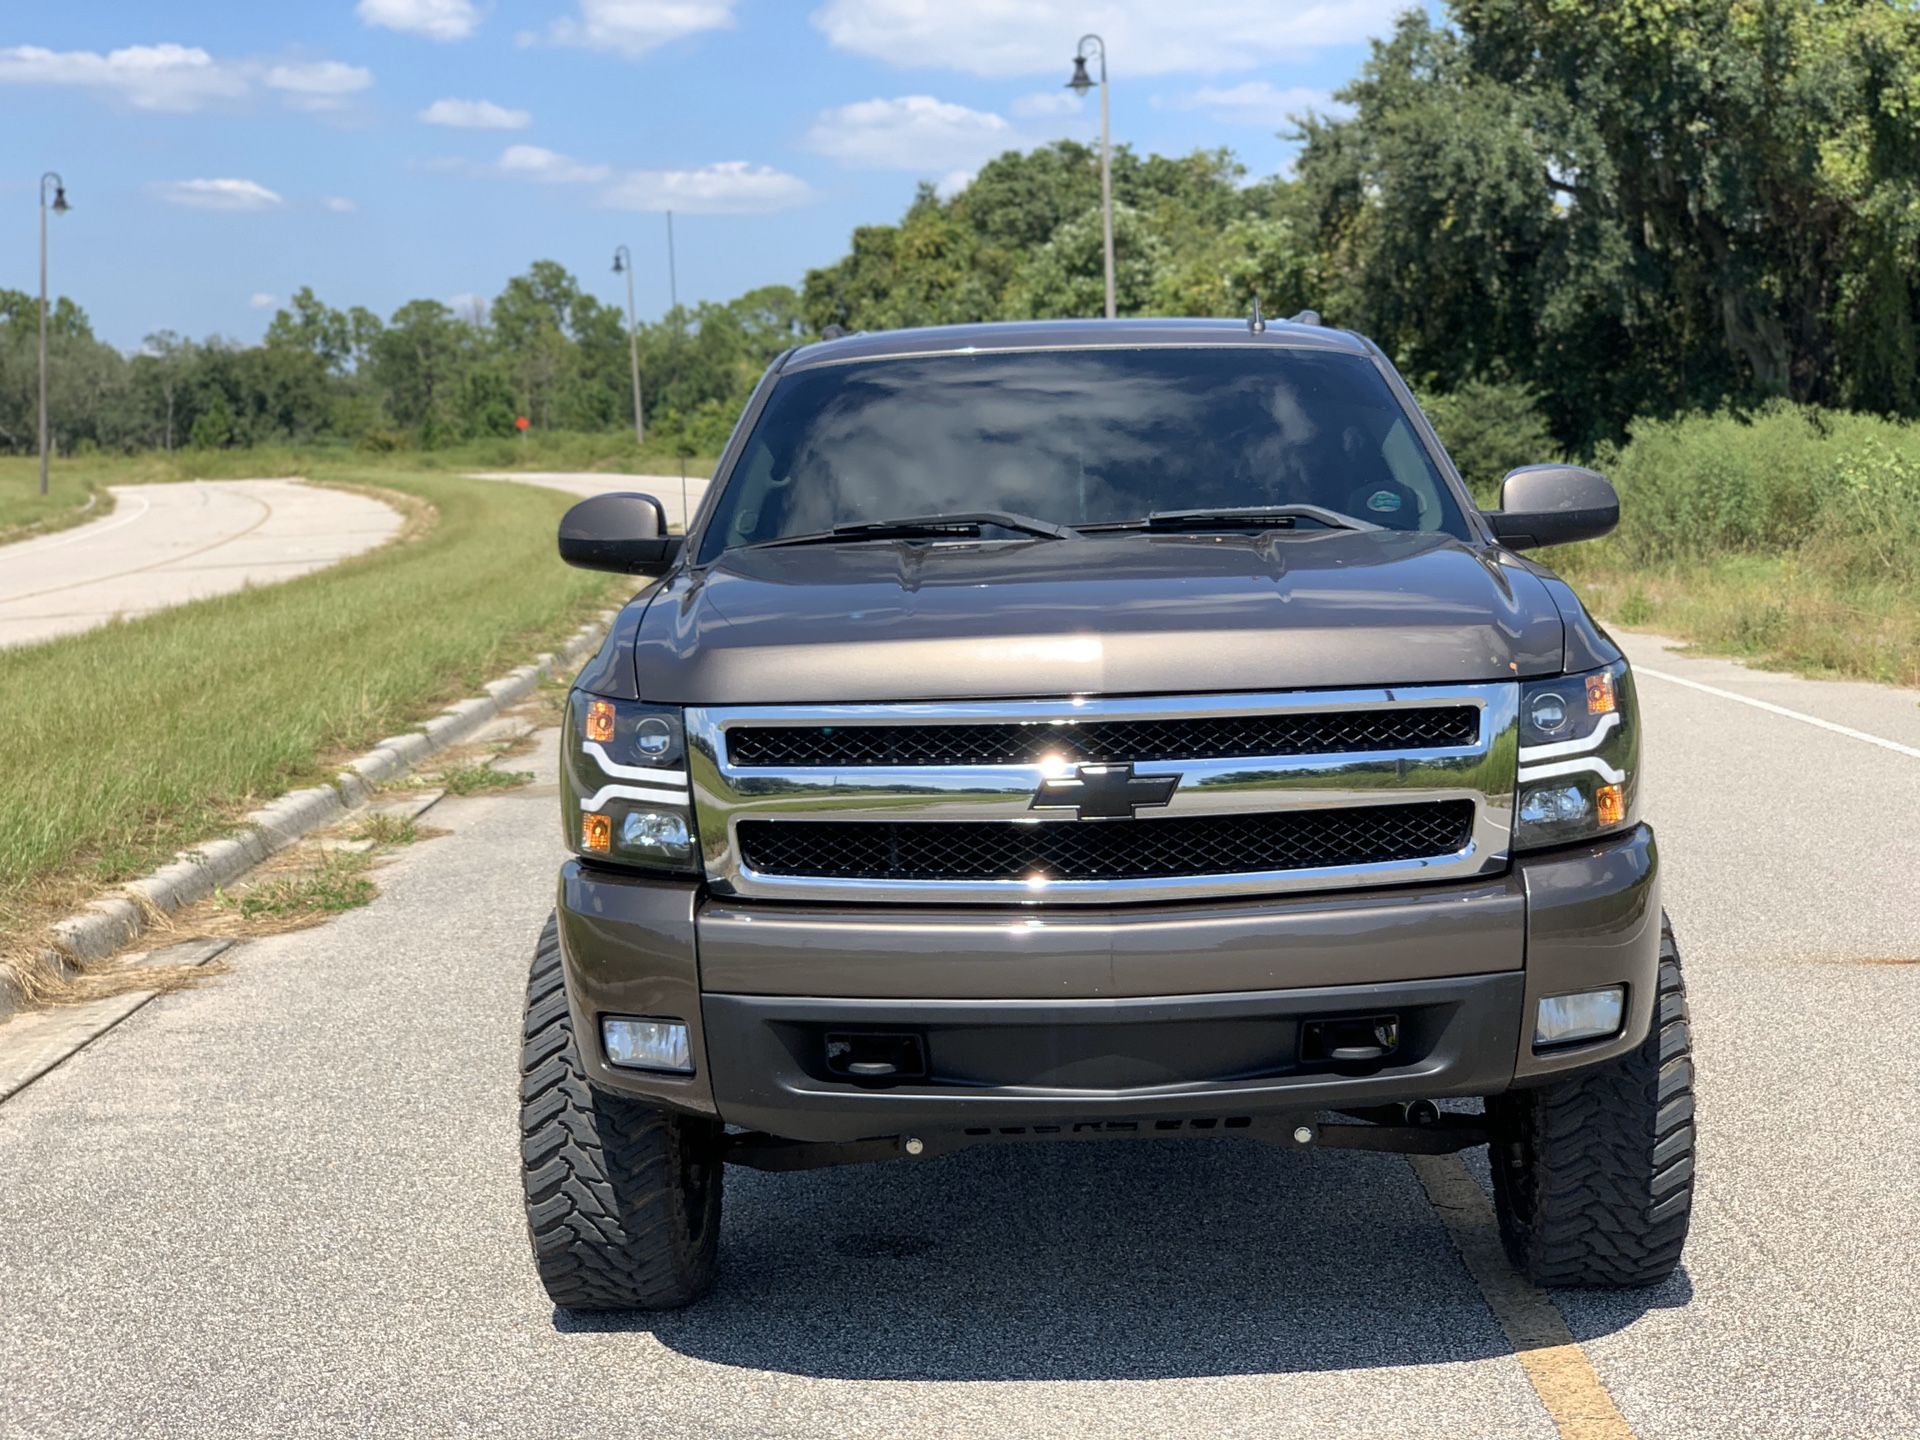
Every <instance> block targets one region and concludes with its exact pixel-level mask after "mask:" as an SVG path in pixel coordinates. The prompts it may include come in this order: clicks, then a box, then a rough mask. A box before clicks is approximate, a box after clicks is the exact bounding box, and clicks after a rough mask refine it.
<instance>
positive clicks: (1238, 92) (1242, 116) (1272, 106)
mask: <svg viewBox="0 0 1920 1440" xmlns="http://www.w3.org/2000/svg"><path fill="white" fill-rule="evenodd" d="M1153 103H1154V105H1155V107H1156V108H1160V109H1172V110H1204V111H1206V112H1207V113H1208V114H1209V115H1212V116H1213V117H1214V118H1215V119H1217V120H1224V121H1225V122H1226V123H1228V124H1229V125H1264V126H1269V127H1272V126H1280V125H1285V124H1287V123H1289V122H1288V117H1289V116H1292V115H1301V114H1305V113H1306V112H1307V111H1308V110H1318V111H1319V112H1320V113H1321V114H1323V115H1324V114H1326V113H1328V112H1329V111H1341V110H1344V108H1345V107H1344V106H1339V105H1335V104H1334V103H1333V97H1332V96H1331V95H1329V94H1327V92H1326V91H1324V90H1315V89H1313V88H1312V87H1310V86H1306V85H1289V86H1287V87H1285V88H1284V89H1282V88H1281V87H1279V86H1276V85H1270V84H1268V83H1267V82H1266V81H1265V80H1245V81H1242V82H1241V83H1240V84H1238V85H1202V86H1201V87H1200V88H1199V89H1198V90H1193V91H1189V92H1188V93H1187V94H1185V95H1176V96H1174V97H1173V98H1172V99H1171V100H1162V99H1160V98H1159V97H1158V96H1155V97H1154V101H1153Z"/></svg>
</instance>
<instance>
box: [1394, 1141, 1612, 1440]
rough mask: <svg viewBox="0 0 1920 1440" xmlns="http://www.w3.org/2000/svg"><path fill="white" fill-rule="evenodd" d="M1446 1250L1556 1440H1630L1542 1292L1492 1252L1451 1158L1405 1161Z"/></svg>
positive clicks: (1496, 1242)
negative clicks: (1455, 1257) (1443, 1234)
mask: <svg viewBox="0 0 1920 1440" xmlns="http://www.w3.org/2000/svg"><path fill="white" fill-rule="evenodd" d="M1407 1162H1408V1163H1409V1164H1410V1165H1412V1166H1413V1173H1414V1174H1415V1175H1417V1176H1419V1177H1420V1183H1421V1184H1422V1185H1423V1186H1425V1187H1426V1191H1427V1199H1428V1200H1429V1201H1430V1202H1431V1203H1432V1205H1433V1208H1434V1210H1435V1212H1436V1213H1437V1214H1438V1215H1439V1216H1440V1220H1441V1222H1442V1223H1443V1224H1444V1225H1445V1226H1446V1227H1447V1235H1448V1237H1449V1238H1451V1239H1452V1241H1453V1246H1454V1249H1456V1250H1458V1251H1459V1252H1460V1258H1461V1259H1462V1260H1464V1261H1465V1262H1466V1266H1467V1271H1468V1273H1469V1274H1471V1275H1472V1276H1473V1280H1474V1283H1475V1284H1476V1285H1478V1286H1479V1287H1480V1293H1481V1294H1482V1295H1484V1296H1485V1297H1486V1300H1487V1304H1488V1306H1489V1307H1491V1308H1492V1310H1493V1314H1494V1318H1495V1319H1497V1320H1498V1321H1499V1322H1500V1328H1501V1329H1502V1330H1504V1331H1506V1332H1507V1341H1508V1343H1509V1344H1511V1345H1512V1346H1513V1351H1514V1354H1515V1356H1516V1357H1517V1358H1518V1359H1519V1361H1520V1365H1521V1367H1522V1368H1523V1369H1524V1370H1525V1371H1526V1373H1527V1380H1528V1382H1529V1383H1530V1384H1531V1385H1532V1386H1533V1391H1534V1393H1535V1394H1536V1395H1538V1396H1539V1397H1540V1403H1541V1404H1542V1405H1545V1406H1546V1407H1547V1414H1548V1415H1549V1416H1550V1417H1551V1418H1552V1420H1553V1423H1554V1425H1555V1426H1556V1427H1557V1428H1558V1429H1559V1431H1560V1440H1635V1436H1634V1433H1633V1427H1632V1426H1631V1425H1629V1424H1627V1420H1626V1417H1625V1416H1624V1415H1622V1414H1621V1413H1620V1410H1619V1407H1617V1406H1616V1405H1615V1404H1614V1403H1613V1396H1611V1395H1610V1394H1608V1393H1607V1387H1606V1386H1605V1385H1604V1384H1602V1383H1601V1380H1600V1376H1599V1374H1598V1372H1596V1371H1595V1370H1594V1368H1593V1362H1592V1361H1591V1360H1589V1359H1588V1358H1587V1352H1586V1351H1584V1350H1582V1349H1581V1348H1580V1343H1579V1342H1578V1341H1577V1340H1575V1339H1574V1338H1573V1332H1572V1331H1571V1330H1569V1329H1567V1322H1566V1321H1565V1320H1564V1319H1563V1318H1561V1315H1560V1312H1559V1311H1558V1310H1556V1309H1555V1308H1554V1305H1553V1301H1552V1300H1550V1299H1548V1298H1547V1295H1546V1292H1545V1291H1542V1290H1537V1289H1535V1288H1534V1287H1533V1286H1532V1285H1529V1284H1528V1283H1527V1282H1526V1281H1525V1280H1524V1279H1522V1278H1521V1277H1520V1275H1519V1273H1518V1272H1517V1271H1515V1270H1514V1268H1513V1266H1512V1265H1510V1264H1509V1263H1508V1262H1507V1256H1506V1252H1505V1251H1504V1250H1502V1249H1501V1248H1500V1231H1499V1227H1498V1225H1497V1224H1496V1223H1495V1221H1494V1218H1493V1206H1492V1205H1490V1204H1488V1203H1487V1196H1486V1192H1485V1191H1483V1190H1482V1189H1481V1188H1480V1184H1479V1182H1478V1181H1476V1180H1475V1179H1474V1178H1473V1176H1472V1175H1470V1174H1468V1173H1467V1167H1466V1166H1465V1165H1463V1164H1461V1163H1460V1157H1459V1156H1457V1155H1409V1156H1408V1157H1407Z"/></svg>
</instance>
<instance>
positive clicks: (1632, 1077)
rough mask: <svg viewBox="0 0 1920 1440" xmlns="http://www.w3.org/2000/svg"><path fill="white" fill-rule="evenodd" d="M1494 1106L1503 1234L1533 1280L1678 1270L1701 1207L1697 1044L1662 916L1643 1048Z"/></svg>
mask: <svg viewBox="0 0 1920 1440" xmlns="http://www.w3.org/2000/svg"><path fill="white" fill-rule="evenodd" d="M1487 1114H1488V1117H1489V1119H1490V1121H1491V1123H1492V1128H1493V1144H1492V1153H1491V1162H1492V1169H1493V1199H1494V1210H1495V1212H1496V1213H1497V1214H1498V1216H1499V1220H1500V1238H1501V1239H1502V1241H1504V1242H1505V1244H1506V1248H1507V1254H1508V1256H1509V1257H1510V1258H1511V1259H1512V1261H1513V1263H1514V1265H1515V1267H1516V1268H1517V1269H1519V1270H1520V1271H1521V1273H1522V1274H1524V1275H1525V1276H1526V1277H1527V1279H1529V1280H1531V1281H1532V1282H1533V1283H1534V1284H1536V1285H1543V1286H1592V1287H1602V1288H1607V1289H1621V1288H1627V1287H1633V1286H1642V1285H1655V1284H1658V1283H1659V1282H1660V1281H1662V1280H1665V1279H1666V1278H1667V1277H1668V1276H1670V1275H1672V1274H1673V1272H1674V1269H1675V1267H1677V1266H1678V1265H1679V1263H1680V1250H1681V1247H1682V1245H1684V1244H1685V1243H1686V1238H1687V1222H1688V1219H1689V1216H1690V1215H1691V1212H1692V1208H1693V1140H1694V1129H1693V1055H1692V1041H1691V1038H1690V1036H1689V1034H1688V1029H1687V992H1686V985H1685V982H1684V981H1683V980H1682V978H1681V974H1680V952H1679V950H1678V949H1677V948H1676V947H1675V945H1674V943H1673V931H1672V928H1671V927H1670V926H1669V925H1668V923H1667V920H1666V917H1665V916H1664V915H1663V916H1662V917H1661V921H1660V981H1659V994H1658V996H1657V997H1656V1000H1655V1008H1654V1016H1653V1023H1652V1025H1651V1026H1650V1027H1649V1030H1648V1034H1647V1038H1646V1040H1645V1041H1644V1042H1643V1043H1642V1044H1641V1045H1640V1047H1639V1048H1638V1049H1637V1050H1634V1051H1632V1052H1631V1053H1630V1054H1627V1055H1623V1056H1621V1057H1620V1058H1619V1059H1618V1060H1615V1061H1613V1062H1611V1063H1610V1064H1607V1065H1603V1066H1600V1067H1599V1068H1597V1069H1594V1070H1588V1071H1583V1072H1581V1073H1580V1074H1578V1075H1574V1076H1571V1077H1569V1078H1568V1079H1565V1080H1558V1081H1554V1082H1553V1083H1551V1084H1547V1085H1542V1086H1539V1087H1537V1088H1535V1089H1528V1090H1514V1091H1510V1092H1508V1093H1507V1094H1505V1095H1501V1096H1497V1097H1495V1098H1494V1099H1492V1100H1489V1101H1488V1102H1487Z"/></svg>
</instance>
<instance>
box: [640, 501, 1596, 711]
mask: <svg viewBox="0 0 1920 1440" xmlns="http://www.w3.org/2000/svg"><path fill="white" fill-rule="evenodd" d="M636 608H638V607H636ZM636 619H637V624H636V626H635V633H634V645H633V652H632V653H633V661H634V666H635V671H634V677H633V678H634V680H635V682H636V690H637V693H638V694H640V695H642V696H644V697H645V698H647V699H649V700H656V701H659V702H661V703H663V704H673V703H678V704H689V705H698V704H706V705H751V704H789V703H791V704H808V703H828V704H831V703H834V702H844V703H856V702H868V701H888V700H953V699H968V698H989V697H1018V696H1049V695H1070V694H1090V695H1130V694H1132V695H1140V694H1172V693H1196V692H1207V691H1228V690H1294V689H1306V688H1313V689H1323V688H1338V687H1347V686H1383V685H1412V684H1419V683H1438V682H1445V681H1484V680H1510V679H1514V678H1516V677H1518V676H1525V675H1545V674H1557V673H1559V670H1560V664H1561V650H1562V639H1563V637H1562V623H1561V620H1560V616H1559V613H1558V611H1557V610H1556V608H1555V606H1554V604H1553V602H1552V600H1551V598H1550V597H1549V596H1548V595H1547V593H1546V591H1545V588H1544V586H1543V585H1542V584H1541V582H1540V580H1539V579H1538V578H1537V577H1535V576H1534V575H1532V574H1530V573H1529V572H1528V571H1527V570H1525V569H1523V568H1521V567H1520V566H1519V565H1517V564H1514V563H1513V562H1512V560H1511V557H1506V556H1503V554H1502V552H1500V551H1497V550H1492V549H1478V548H1474V547H1471V546H1468V545H1465V544H1462V543H1461V542H1459V541H1457V540H1454V539H1452V538H1450V537H1448V536H1444V535H1431V534H1409V533H1405V532H1400V531H1327V532H1315V533H1313V534H1307V535H1303V534H1291V533H1288V534H1268V535H1257V536H1245V535H1145V534H1138V533H1125V534H1120V535H1103V536H1098V537H1089V538H1087V539H1085V540H1054V541H1020V542H1011V543H1010V542H999V543H983V544H957V545H956V544H940V545H926V544H909V543H905V542H867V543H863V544H849V545H810V546H793V547H773V548H766V549H742V550H733V551H729V552H727V553H726V554H725V555H723V556H722V557H721V558H720V559H719V560H718V561H716V562H714V563H713V564H712V565H710V566H707V567H705V568H704V569H702V570H697V571H692V572H687V573H682V574H679V575H676V576H675V577H673V579H672V580H671V581H670V582H669V583H667V584H665V585H662V586H661V587H660V588H659V589H658V590H656V591H655V592H654V594H653V597H652V600H651V603H649V604H647V605H646V607H645V610H644V613H642V614H640V615H638V616H637V617H636Z"/></svg>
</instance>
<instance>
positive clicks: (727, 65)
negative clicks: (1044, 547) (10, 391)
mask: <svg viewBox="0 0 1920 1440" xmlns="http://www.w3.org/2000/svg"><path fill="white" fill-rule="evenodd" d="M1404 3H1405V0H1351V3H1340V0H1318V3H1316V0H1179V3H1172V0H1105V3H1100V0H1081V3H1062V0H274V3H260V0H256V3H248V4H241V3H238V0H131V3H130V0H117V3H110V0H9V3H8V4H7V5H6V7H5V13H4V16H0V212H4V214H5V215H7V216H10V217H11V218H10V219H8V220H7V221H6V222H5V224H4V226H0V236H4V237H5V240H4V248H0V285H4V286H9V287H14V288H18V289H22V290H31V289H32V288H33V287H34V285H35V284H36V283H37V282H36V278H35V265H36V258H37V249H36V230H35V226H36V224H37V216H36V213H35V208H34V182H35V178H36V177H37V176H38V174H39V173H40V172H41V171H42V170H46V169H56V170H59V171H60V172H62V174H63V175H64V176H65V179H66V181H67V186H68V190H69V192H70V198H71V200H72V203H73V206H74V209H73V211H72V213H70V214H68V215H65V216H62V217H59V218H58V219H57V220H55V221H54V226H55V229H54V234H53V288H54V290H55V291H56V292H58V293H62V294H68V295H71V296H73V297H74V298H75V299H76V300H78V301H79V302H80V304H81V305H82V306H83V307H84V308H85V309H86V310H87V311H88V313H89V314H90V315H91V317H92V319H93V322H94V327H95V330H96V331H97V333H99V334H100V335H101V336H102V337H103V338H105V339H107V340H110V341H112V342H113V343H115V344H117V345H121V346H123V347H128V348H131V347H134V346H137V345H138V344H139V342H140V340H141V339H142V337H144V336H145V335H147V334H148V333H150V332H152V331H155V330H159V329H173V330H177V331H180V332H182V333H184V334H188V335H192V336H195V337H204V336H207V335H210V334H216V333H217V334H222V335H230V336H234V337H236V338H239V339H243V340H250V339H254V338H256V337H257V336H258V335H259V334H260V333H261V331H262V330H263V329H264V327H265V325H266V322H267V320H268V318H270V317H271V315H272V313H273V310H274V307H275V306H276V305H277V304H278V303H279V302H280V301H283V300H284V299H285V297H286V296H287V295H289V294H291V293H292V291H293V290H294V289H296V288H297V287H299V286H300V285H303V284H307V285H312V286H313V287H314V289H315V290H316V291H317V292H318V293H319V294H320V295H321V297H322V298H323V299H325V300H327V301H328V302H329V303H331V304H334V305H338V306H342V307H345V306H347V305H352V304H361V305H366V306H367V307H368V308H370V309H372V310H375V311H377V312H379V313H380V314H382V315H387V314H390V313H391V312H392V311H393V310H394V308H395V307H396V306H398V305H400V304H402V303H403V302H405V301H407V300H410V299H414V298H419V297H428V298H435V299H440V300H446V301H449V302H458V301H460V300H461V299H462V298H463V297H466V296H472V295H477V296H480V297H483V298H484V297H488V296H491V295H493V294H495V293H496V292H497V291H498V290H499V289H500V286H501V285H502V283H503V282H504V281H505V280H506V279H507V278H508V277H509V276H510V275H513V274H516V273H518V272H519V271H522V270H524V269H525V268H526V266H527V265H528V264H529V263H530V262H531V261H533V260H535V259H541V258H551V259H555V260H559V261H560V262H562V263H563V264H565V265H566V266H568V267H569V268H570V269H572V270H573V271H574V272H575V273H576V274H577V275H579V276H580V277H581V279H582V281H583V283H585V284H586V285H587V286H588V287H589V288H591V289H593V290H595V291H596V292H598V293H600V294H602V295H603V296H605V297H606V298H608V299H609V300H612V299H614V298H616V296H621V291H620V290H619V289H618V288H617V287H618V285H619V282H618V281H617V280H616V278H615V277H614V276H613V275H612V274H611V273H609V270H608V266H609V257H610V255H611V252H612V249H613V247H614V245H615V244H617V243H619V242H622V241H624V242H626V243H627V244H628V245H630V246H631V247H632V249H633V253H634V257H635V261H636V271H637V281H638V293H637V299H638V304H639V307H640V310H641V313H642V317H643V318H647V317H651V316H656V315H658V314H659V313H660V312H662V311H663V310H664V309H665V308H666V305H667V279H666V247H665V224H664V219H663V213H662V212H663V211H664V210H665V209H667V208H669V207H670V208H672V209H673V211H674V212H675V220H674V227H675V237H676V241H677V251H678V261H679V267H678V268H679V284H680V296H681V299H682V301H684V302H691V301H698V300H702V299H725V298H728V297H730V296H733V295H736V294H739V293H740V292H741V291H743V290H746V289H749V288H751V287H752V286H754V285H759V284H766V283H770V282H787V283H793V284H797V283H798V282H799V280H800V279H801V277H802V276H803V275H804V273H805V271H806V270H807V268H808V267H809V266H812V265H818V264H821V263H824V262H827V261H830V260H832V259H834V258H835V257H837V256H838V255H840V254H841V253H843V251H844V249H845V246H846V242H847V237H848V234H849V232H850V231H851V229H852V228H853V227H854V226H855V225H860V224H867V223H873V222H883V221H889V220H892V219H895V218H897V217H898V215H899V214H900V212H901V210H902V209H903V208H904V207H905V205H906V202H907V200H908V199H909V198H910V197H911V195H912V193H913V187H914V185H915V183H916V182H917V181H919V180H921V179H927V180H931V181H934V182H936V183H940V184H943V185H945V186H948V187H953V186H958V185H962V184H964V183H965V180H966V177H967V176H968V174H969V173H970V172H971V171H972V170H973V169H975V168H977V167H978V165H979V164H980V162H981V161H982V160H984V159H986V158H987V157H989V156H991V155H993V154H995V153H997V152H998V151H1000V150H1004V149H1008V148H1020V147H1025V146H1028V145H1031V144H1034V143H1037V142H1040V141H1044V140H1047V139H1050V138H1054V137H1057V136H1061V135H1072V136H1076V137H1079V138H1084V139H1090V138H1093V137H1094V136H1096V135H1097V133H1098V130H1097V125H1098V106H1097V97H1091V96H1090V97H1089V100H1088V102H1087V103H1086V104H1084V105H1080V106H1075V105H1073V104H1072V103H1071V97H1070V96H1069V95H1068V92H1066V91H1065V90H1064V89H1063V88H1062V84H1063V82H1064V81H1065V79H1066V77H1067V74H1068V72H1069V70H1070V68H1071V65H1070V61H1071V57H1072V54H1073V48H1074V43H1075V41H1076V40H1077V39H1078V37H1079V35H1080V34H1081V33H1082V32H1083V31H1085V30H1098V31H1100V32H1102V33H1103V34H1104V35H1105V36H1106V38H1107V40H1108V42H1109V45H1110V47H1111V52H1112V59H1111V72H1112V77H1113V90H1112V98H1113V107H1114V109H1113V129H1114V138H1115V140H1116V141H1124V142H1127V143H1130V144H1132V145H1134V146H1135V147H1136V148H1138V149H1140V150H1143V151H1146V150H1157V151H1160V152H1162V153H1182V152H1185V151H1188V150H1192V149H1194V148H1196V147H1200V146H1215V145H1228V146H1231V147H1232V148H1233V149H1234V150H1235V151H1236V152H1238V154H1239V155H1240V156H1241V158H1242V159H1243V161H1244V162H1245V163H1246V164H1247V166H1248V167H1249V169H1250V171H1251V172H1252V173H1253V174H1255V175H1262V174H1268V173H1271V172H1273V171H1275V170H1277V169H1280V168H1282V167H1283V166H1284V165H1285V164H1286V163H1287V158H1288V147H1287V146H1286V145H1285V144H1284V143H1283V142H1282V141H1281V140H1279V139H1278V138H1276V136H1275V131H1276V130H1278V129H1280V128H1283V127H1284V124H1285V121H1284V118H1283V117H1284V115H1285V114H1286V113H1288V112H1289V111H1297V110H1299V109H1300V108H1302V107H1303V106H1305V105H1307V104H1311V103H1319V102H1318V101H1317V100H1316V97H1323V96H1324V95H1325V93H1326V92H1327V91H1329V90H1332V89H1334V88H1337V87H1338V86H1339V85H1340V84H1341V83H1342V82H1343V81H1344V80H1345V79H1346V78H1347V77H1348V76H1350V75H1352V74H1353V72H1354V71H1355V69H1356V68H1357V66H1358V65H1359V63H1360V61H1361V60H1362V59H1363V58H1364V56H1365V53H1366V43H1365V42H1366V38H1367V37H1368V36H1372V35H1380V34H1382V33H1384V32H1385V31H1386V29H1387V28H1388V27H1389V26H1390V24H1391V17H1392V15H1393V13H1394V12H1395V11H1396V10H1397V9H1399V8H1401V6H1402V5H1403V4H1404ZM621 298H624V297H623V296H622V297H621Z"/></svg>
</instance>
